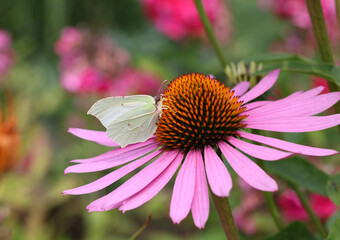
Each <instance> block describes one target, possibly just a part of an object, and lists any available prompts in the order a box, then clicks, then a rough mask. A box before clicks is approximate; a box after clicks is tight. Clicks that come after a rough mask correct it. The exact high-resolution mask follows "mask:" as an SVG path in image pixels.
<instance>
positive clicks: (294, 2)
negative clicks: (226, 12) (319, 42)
mask: <svg viewBox="0 0 340 240" xmlns="http://www.w3.org/2000/svg"><path fill="white" fill-rule="evenodd" d="M260 3H261V4H262V5H264V6H266V7H269V8H270V9H272V11H273V12H274V13H276V14H277V15H279V16H280V17H283V18H286V19H289V20H291V22H292V23H293V24H294V25H295V26H296V27H298V28H302V29H311V27H312V24H311V21H310V18H309V14H308V10H307V5H306V1H305V0H262V1H260ZM321 4H322V9H323V12H324V16H325V20H326V23H327V25H329V27H331V26H334V24H336V21H337V20H336V8H335V1H334V0H321ZM330 29H331V28H330Z"/></svg>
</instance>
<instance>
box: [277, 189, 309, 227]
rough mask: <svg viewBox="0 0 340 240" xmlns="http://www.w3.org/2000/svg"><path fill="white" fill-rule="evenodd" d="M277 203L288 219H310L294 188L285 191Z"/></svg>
mask: <svg viewBox="0 0 340 240" xmlns="http://www.w3.org/2000/svg"><path fill="white" fill-rule="evenodd" d="M277 203H278V205H279V207H280V209H281V211H282V214H283V216H284V217H285V218H286V219H287V220H291V221H294V220H300V221H306V220H308V214H307V212H306V210H305V209H304V208H303V206H302V204H301V202H300V200H299V198H298V196H297V195H296V193H295V192H294V191H292V190H287V191H285V192H284V193H283V194H282V195H280V197H279V198H278V199H277Z"/></svg>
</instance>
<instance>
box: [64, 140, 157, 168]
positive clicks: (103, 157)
mask: <svg viewBox="0 0 340 240" xmlns="http://www.w3.org/2000/svg"><path fill="white" fill-rule="evenodd" d="M151 144H153V145H155V144H156V143H155V140H154V139H149V140H147V141H145V142H141V143H135V144H131V145H129V146H126V147H125V148H116V149H113V150H111V151H109V152H106V153H104V154H100V155H98V156H95V157H92V158H85V159H75V160H71V161H70V163H94V162H110V161H112V159H113V158H114V157H119V156H121V155H122V154H125V153H127V152H130V151H138V149H143V148H144V147H146V146H148V145H151ZM155 148H156V147H155Z"/></svg>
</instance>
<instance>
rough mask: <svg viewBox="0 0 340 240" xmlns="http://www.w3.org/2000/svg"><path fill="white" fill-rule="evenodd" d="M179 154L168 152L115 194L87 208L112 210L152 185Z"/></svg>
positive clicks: (110, 194) (108, 195)
mask: <svg viewBox="0 0 340 240" xmlns="http://www.w3.org/2000/svg"><path fill="white" fill-rule="evenodd" d="M176 154H177V152H176V151H170V152H166V153H164V154H163V155H161V156H160V157H159V158H157V159H156V160H155V161H154V162H152V163H150V164H149V165H148V166H146V167H145V168H144V169H142V170H141V171H140V172H138V173H137V174H136V175H134V176H133V177H131V178H130V179H129V180H127V181H126V182H125V183H123V184H122V185H121V186H119V187H118V188H117V189H115V190H114V191H113V192H111V193H109V194H107V195H106V196H104V197H101V198H99V199H97V200H96V201H94V202H92V203H91V204H90V205H88V206H87V208H88V209H92V208H98V207H101V208H102V209H104V210H108V209H111V206H112V205H114V204H116V203H118V202H120V201H123V200H126V199H128V198H129V197H131V196H132V195H134V194H135V193H137V192H139V191H140V190H142V189H143V188H144V187H146V186H147V185H149V184H150V182H152V181H153V180H154V179H155V178H156V177H157V176H158V175H159V174H160V173H161V172H163V170H164V169H166V168H167V167H168V166H169V165H170V164H171V163H172V161H173V160H174V159H175V157H176Z"/></svg>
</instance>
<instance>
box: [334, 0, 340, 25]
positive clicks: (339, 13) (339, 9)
mask: <svg viewBox="0 0 340 240" xmlns="http://www.w3.org/2000/svg"><path fill="white" fill-rule="evenodd" d="M335 3H336V15H337V17H338V27H339V28H340V0H335Z"/></svg>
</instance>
